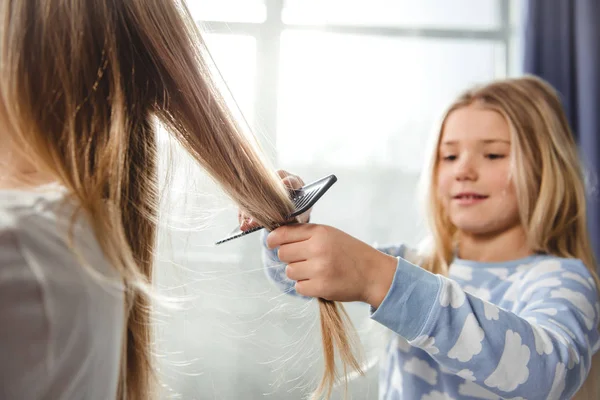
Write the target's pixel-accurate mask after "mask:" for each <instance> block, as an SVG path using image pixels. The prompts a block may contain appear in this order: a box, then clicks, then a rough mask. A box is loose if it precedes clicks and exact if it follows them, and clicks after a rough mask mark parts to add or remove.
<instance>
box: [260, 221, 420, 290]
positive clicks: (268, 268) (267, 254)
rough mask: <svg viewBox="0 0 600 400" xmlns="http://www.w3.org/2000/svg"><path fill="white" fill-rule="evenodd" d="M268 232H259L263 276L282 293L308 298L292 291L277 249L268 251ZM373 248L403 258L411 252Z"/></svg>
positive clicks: (401, 246)
mask: <svg viewBox="0 0 600 400" xmlns="http://www.w3.org/2000/svg"><path fill="white" fill-rule="evenodd" d="M268 235H269V232H268V231H266V230H263V231H261V239H260V241H261V245H262V246H261V252H262V260H263V265H264V267H265V274H266V275H267V277H268V278H269V280H270V281H271V282H273V283H274V284H275V286H277V287H278V288H279V289H280V290H281V291H282V292H284V293H287V294H291V295H293V296H298V297H303V298H307V299H308V298H309V297H305V296H302V295H300V294H298V293H297V292H296V289H294V285H295V284H296V281H293V280H291V279H289V278H288V277H287V276H286V275H285V267H286V264H285V263H284V262H282V261H281V260H280V259H279V257H278V256H277V249H269V248H268V247H267V243H266V241H267V236H268ZM375 248H376V249H377V250H379V251H381V252H383V253H386V254H389V255H391V256H394V257H405V256H406V253H410V252H411V251H410V250H409V249H407V248H406V247H405V246H404V245H393V246H378V245H375Z"/></svg>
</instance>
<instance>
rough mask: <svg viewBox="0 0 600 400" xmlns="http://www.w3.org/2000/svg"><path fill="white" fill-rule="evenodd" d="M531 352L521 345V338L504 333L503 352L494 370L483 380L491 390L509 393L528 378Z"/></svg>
mask: <svg viewBox="0 0 600 400" xmlns="http://www.w3.org/2000/svg"><path fill="white" fill-rule="evenodd" d="M530 356H531V351H530V350H529V347H527V346H526V345H524V344H523V342H522V340H521V336H520V335H519V334H518V333H516V332H513V331H511V330H508V331H506V339H505V341H504V351H503V353H502V356H501V357H500V361H499V362H498V366H497V367H496V370H495V371H494V372H492V374H491V375H490V376H488V377H487V379H486V380H485V382H484V383H485V384H486V385H487V386H489V387H491V388H498V389H500V390H502V391H505V392H511V391H513V390H515V389H516V388H517V386H519V385H521V384H523V383H525V382H526V381H527V379H528V378H529V369H528V368H527V364H528V363H529V357H530Z"/></svg>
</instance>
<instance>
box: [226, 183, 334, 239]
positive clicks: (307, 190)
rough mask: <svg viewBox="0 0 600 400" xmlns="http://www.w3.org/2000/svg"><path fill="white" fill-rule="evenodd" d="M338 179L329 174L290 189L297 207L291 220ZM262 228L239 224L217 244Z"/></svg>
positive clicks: (291, 215) (289, 216)
mask: <svg viewBox="0 0 600 400" xmlns="http://www.w3.org/2000/svg"><path fill="white" fill-rule="evenodd" d="M336 181H337V177H336V176H335V175H329V176H326V177H324V178H321V179H319V180H317V181H314V182H312V183H309V184H308V185H305V186H302V187H301V188H300V189H295V190H290V196H291V198H292V201H293V202H294V206H295V207H296V209H295V210H294V212H293V213H291V214H290V215H288V217H287V219H288V220H291V219H292V218H294V217H297V216H298V215H300V214H304V213H305V212H306V211H308V210H309V209H310V208H311V207H312V206H314V205H315V203H316V202H317V200H319V199H320V198H321V196H323V195H324V194H325V192H326V191H327V190H328V189H329V188H330V187H331V185H333V184H334V183H335V182H336ZM261 229H263V227H262V226H257V227H255V228H252V229H248V230H247V231H242V230H241V229H240V227H239V226H238V227H237V228H235V229H234V230H233V231H232V232H231V233H230V234H229V235H228V236H227V237H225V238H223V239H221V240H219V241H218V242H216V243H215V244H221V243H225V242H228V241H230V240H233V239H237V238H239V237H242V236H246V235H247V234H249V233H252V232H256V231H259V230H261Z"/></svg>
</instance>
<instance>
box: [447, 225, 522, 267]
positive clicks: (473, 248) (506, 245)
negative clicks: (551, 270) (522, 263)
mask: <svg viewBox="0 0 600 400" xmlns="http://www.w3.org/2000/svg"><path fill="white" fill-rule="evenodd" d="M532 254H534V251H533V250H532V249H531V248H530V246H529V245H528V244H527V235H526V234H525V230H524V229H523V227H522V226H521V225H517V226H514V227H512V228H509V229H507V230H505V231H502V232H500V233H494V234H485V235H478V234H477V235H476V234H468V233H464V232H461V233H460V234H459V244H458V257H459V258H462V259H465V260H473V261H481V262H502V261H510V260H516V259H519V258H524V257H527V256H530V255H532Z"/></svg>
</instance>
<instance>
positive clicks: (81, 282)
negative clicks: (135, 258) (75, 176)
mask: <svg viewBox="0 0 600 400" xmlns="http://www.w3.org/2000/svg"><path fill="white" fill-rule="evenodd" d="M64 199H65V196H64V190H63V189H61V188H60V187H58V186H53V185H50V186H45V187H43V188H40V190H38V191H21V190H0V398H1V399H3V400H13V399H19V400H23V399H28V400H29V399H32V400H33V399H52V400H63V399H102V400H105V399H114V398H115V394H116V389H117V382H118V376H119V363H120V353H121V338H122V332H123V329H124V296H123V285H122V284H121V283H120V281H119V280H118V278H117V276H116V274H115V272H114V271H113V270H112V268H111V267H110V266H109V264H108V262H107V261H106V259H105V258H104V256H103V253H102V252H101V250H100V247H99V245H98V242H97V241H96V239H95V236H94V235H93V234H92V230H91V229H90V227H89V225H88V224H87V222H86V221H85V220H84V219H83V218H78V221H77V223H76V225H75V236H74V237H75V240H76V246H77V248H78V249H79V250H80V252H81V254H82V255H83V256H84V258H85V260H86V261H87V263H88V264H89V266H90V267H91V268H93V269H94V270H95V271H97V272H100V273H101V274H102V275H103V276H112V279H111V280H106V279H104V280H101V279H99V278H98V274H91V273H90V270H89V267H88V269H86V267H85V266H84V264H83V263H82V262H80V259H78V257H77V256H76V255H75V253H73V252H72V251H71V250H70V248H69V247H68V242H67V233H68V229H69V226H70V223H71V220H70V217H71V215H72V212H73V210H74V207H73V205H72V204H70V203H65V202H63V200H64ZM61 205H62V207H61Z"/></svg>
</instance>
